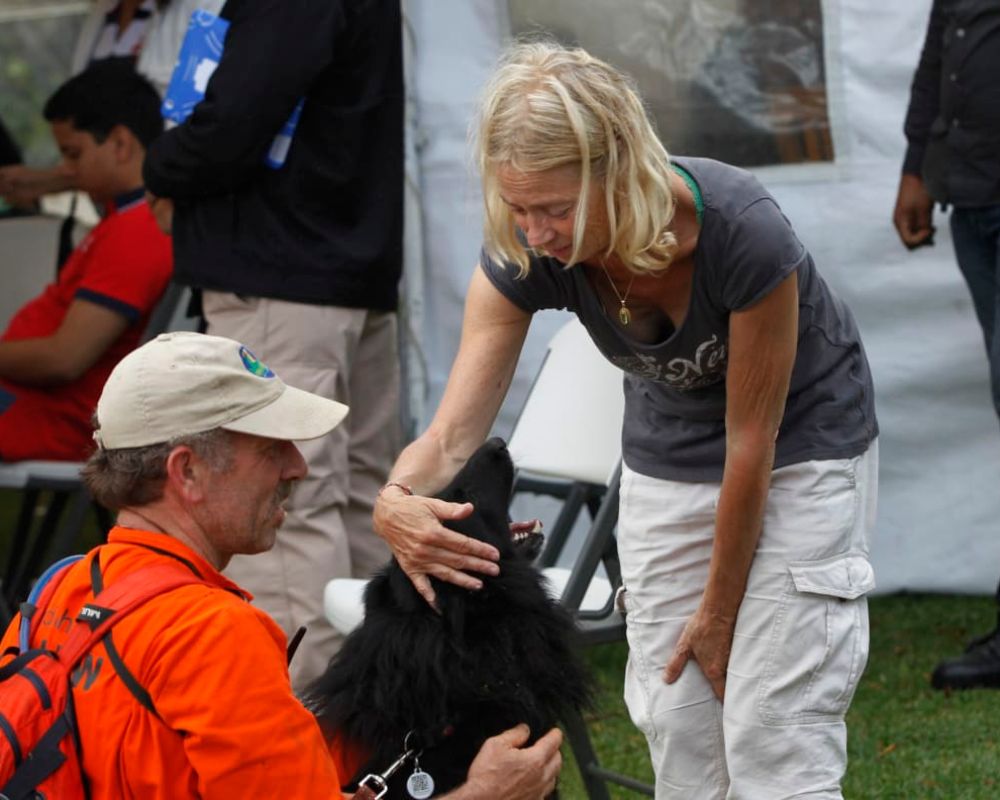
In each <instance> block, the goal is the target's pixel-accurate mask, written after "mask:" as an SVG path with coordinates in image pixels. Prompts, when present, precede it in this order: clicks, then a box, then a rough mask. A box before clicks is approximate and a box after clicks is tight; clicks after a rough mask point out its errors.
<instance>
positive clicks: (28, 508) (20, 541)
mask: <svg viewBox="0 0 1000 800" xmlns="http://www.w3.org/2000/svg"><path fill="white" fill-rule="evenodd" d="M36 508H38V489H26V490H25V491H24V493H23V495H22V497H21V508H20V509H19V511H18V514H17V527H16V528H15V529H14V536H13V538H12V539H11V543H10V552H9V553H8V554H7V568H6V569H5V570H4V576H3V591H4V595H5V596H6V598H7V599H10V595H9V592H10V590H11V589H12V587H13V586H14V580H15V576H16V575H17V572H18V568H19V567H20V566H21V561H22V560H23V558H24V554H25V553H26V552H27V550H28V542H29V541H30V539H31V523H32V522H34V520H35V509H36Z"/></svg>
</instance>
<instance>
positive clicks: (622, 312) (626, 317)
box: [618, 304, 632, 326]
mask: <svg viewBox="0 0 1000 800" xmlns="http://www.w3.org/2000/svg"><path fill="white" fill-rule="evenodd" d="M618 321H619V322H620V323H621V324H622V325H623V326H624V325H628V324H629V323H630V322H631V321H632V314H631V313H630V312H629V310H628V309H627V308H625V305H624V304H622V307H621V308H619V309H618Z"/></svg>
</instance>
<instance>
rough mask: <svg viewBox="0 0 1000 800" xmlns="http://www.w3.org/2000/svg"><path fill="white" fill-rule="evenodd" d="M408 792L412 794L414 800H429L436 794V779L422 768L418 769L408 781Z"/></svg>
mask: <svg viewBox="0 0 1000 800" xmlns="http://www.w3.org/2000/svg"><path fill="white" fill-rule="evenodd" d="M406 791H407V792H409V793H410V797H412V798H413V800H427V798H428V797H430V796H431V795H432V794H434V779H433V778H432V777H431V776H430V775H428V774H427V773H426V772H424V771H423V770H422V769H420V767H417V768H416V769H414V770H413V774H412V775H411V776H410V777H409V778H407V779H406Z"/></svg>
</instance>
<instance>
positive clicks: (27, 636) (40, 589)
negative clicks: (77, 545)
mask: <svg viewBox="0 0 1000 800" xmlns="http://www.w3.org/2000/svg"><path fill="white" fill-rule="evenodd" d="M81 558H83V556H82V555H73V556H66V557H65V558H61V559H59V560H58V561H57V562H56V563H54V564H52V565H51V566H50V567H49V568H48V569H47V570H45V572H43V573H42V574H41V576H39V578H38V580H37V581H35V585H34V586H32V587H31V592H30V593H29V594H28V599H27V600H25V601H24V602H23V603H21V608H20V611H21V626H20V628H19V629H18V645H19V646H20V649H21V652H22V653H24V652H25V651H27V650H29V649H30V648H31V634H32V632H33V631H32V630H31V624H32V621H33V617H34V616H35V613H36V612H37V611H38V609H40V608H45V607H46V606H47V605H48V604H49V600H50V599H51V598H52V593H53V592H54V591H55V589H56V587H57V586H58V585H59V581H61V580H62V579H63V577H64V576H65V575H66V573H67V572H69V568H70V567H71V566H73V565H74V564H75V563H76V562H77V561H79V560H80V559H81Z"/></svg>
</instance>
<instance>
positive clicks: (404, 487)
mask: <svg viewBox="0 0 1000 800" xmlns="http://www.w3.org/2000/svg"><path fill="white" fill-rule="evenodd" d="M390 486H395V487H396V488H397V489H400V490H402V492H403V494H405V495H410V496H412V495H413V489H411V488H410V487H409V486H407V485H406V484H405V483H397V482H396V481H389V482H388V483H387V484H385V485H384V486H382V488H381V489H379V490H378V492H377V493H376V495H375V497H376V498H378V497H381V496H382V492H384V491H385V490H386V489H388V488H389V487H390Z"/></svg>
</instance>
